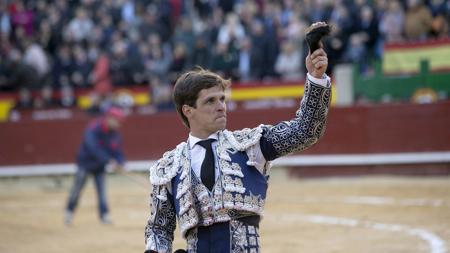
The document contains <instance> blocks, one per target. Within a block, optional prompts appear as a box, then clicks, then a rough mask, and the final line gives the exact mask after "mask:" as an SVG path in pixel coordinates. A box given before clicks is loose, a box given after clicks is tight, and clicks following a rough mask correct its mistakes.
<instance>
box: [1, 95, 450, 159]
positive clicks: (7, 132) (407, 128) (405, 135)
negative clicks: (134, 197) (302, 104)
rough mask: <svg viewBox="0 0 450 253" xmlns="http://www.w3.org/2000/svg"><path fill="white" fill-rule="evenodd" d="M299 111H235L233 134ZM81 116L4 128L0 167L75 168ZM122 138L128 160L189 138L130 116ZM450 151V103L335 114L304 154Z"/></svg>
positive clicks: (152, 118)
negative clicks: (61, 165) (60, 165)
mask: <svg viewBox="0 0 450 253" xmlns="http://www.w3.org/2000/svg"><path fill="white" fill-rule="evenodd" d="M294 113H295V109H294V108H292V109H286V108H285V109H264V110H236V111H233V112H230V113H229V117H228V120H229V124H228V126H229V129H230V130H233V129H241V128H244V127H254V126H257V125H259V124H261V123H265V124H274V123H276V122H278V121H281V120H287V119H290V118H292V116H293V115H294ZM89 120H90V118H89V117H87V116H85V115H84V114H83V113H81V112H79V111H74V114H73V117H72V118H71V119H67V120H39V121H36V120H27V119H24V120H21V121H19V122H6V123H0V165H19V164H37V163H69V162H73V161H74V159H75V155H76V152H77V149H78V145H79V143H80V138H81V135H82V131H83V129H84V127H85V125H86V124H87V123H88V121H89ZM121 132H122V133H123V137H124V148H125V153H126V155H127V158H128V160H147V159H156V158H158V157H160V156H161V155H162V154H163V152H164V151H167V150H169V149H171V148H173V147H175V146H176V145H177V144H178V143H179V142H180V141H183V140H185V139H186V137H187V133H188V130H187V129H186V128H185V127H184V126H183V125H182V124H181V121H180V120H179V119H178V116H177V115H176V113H174V112H173V113H172V112H169V113H160V114H156V115H138V114H136V113H134V114H132V115H131V116H129V118H128V119H127V121H126V123H125V125H124V127H123V128H122V130H121ZM449 150H450V102H445V103H437V104H428V105H416V104H393V105H392V104H391V105H372V106H356V107H349V108H332V109H331V111H330V117H329V121H328V125H327V130H326V133H325V136H324V137H323V138H322V139H321V140H320V141H319V143H318V144H316V145H315V146H314V147H312V148H311V149H309V150H306V151H305V152H303V154H329V153H332V154H351V153H384V152H421V151H449Z"/></svg>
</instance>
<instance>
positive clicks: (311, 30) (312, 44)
mask: <svg viewBox="0 0 450 253" xmlns="http://www.w3.org/2000/svg"><path fill="white" fill-rule="evenodd" d="M330 32H331V26H330V25H329V24H327V23H325V22H317V23H314V24H312V25H311V26H310V27H308V28H307V29H306V38H305V39H306V43H307V44H308V47H309V51H310V52H311V53H312V52H314V51H316V50H317V49H319V48H320V44H319V43H320V40H321V39H322V38H323V37H324V36H326V35H328V34H330Z"/></svg>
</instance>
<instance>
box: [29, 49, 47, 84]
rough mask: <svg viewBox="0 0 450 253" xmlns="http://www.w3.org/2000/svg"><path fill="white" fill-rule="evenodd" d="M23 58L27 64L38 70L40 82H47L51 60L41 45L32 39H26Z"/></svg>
mask: <svg viewBox="0 0 450 253" xmlns="http://www.w3.org/2000/svg"><path fill="white" fill-rule="evenodd" d="M23 60H24V62H25V64H27V65H29V66H31V67H32V68H34V69H35V70H36V73H37V79H38V82H42V83H47V78H48V76H47V75H48V74H49V71H50V62H49V59H48V58H47V54H46V53H45V51H44V49H43V48H42V47H41V45H39V44H38V43H36V42H33V41H31V40H26V41H25V53H24V55H23Z"/></svg>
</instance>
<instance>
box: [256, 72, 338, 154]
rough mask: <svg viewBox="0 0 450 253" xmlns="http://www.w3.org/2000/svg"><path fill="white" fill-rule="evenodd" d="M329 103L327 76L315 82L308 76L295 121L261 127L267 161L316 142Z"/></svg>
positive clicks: (261, 143)
mask: <svg viewBox="0 0 450 253" xmlns="http://www.w3.org/2000/svg"><path fill="white" fill-rule="evenodd" d="M330 101H331V83H330V79H329V78H328V77H327V76H325V78H324V79H316V78H313V77H312V76H310V75H309V74H308V76H307V79H306V83H305V93H304V96H303V99H302V101H301V103H300V108H299V109H298V110H297V112H296V114H295V118H293V119H291V120H289V121H283V122H280V123H278V124H276V125H273V126H264V127H263V133H262V137H261V139H260V146H261V151H262V153H263V155H264V157H265V158H266V160H268V161H271V160H274V159H276V158H278V157H280V156H284V155H287V154H289V153H292V152H295V151H301V150H304V149H306V148H308V147H310V146H312V145H313V144H314V143H316V142H317V141H318V140H319V138H320V137H322V135H323V134H324V132H325V124H326V120H327V115H328V109H329V106H330Z"/></svg>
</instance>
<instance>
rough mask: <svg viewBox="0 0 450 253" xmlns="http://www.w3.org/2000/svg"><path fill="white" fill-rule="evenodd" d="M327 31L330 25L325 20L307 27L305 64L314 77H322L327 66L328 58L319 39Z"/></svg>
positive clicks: (327, 32) (326, 33)
mask: <svg viewBox="0 0 450 253" xmlns="http://www.w3.org/2000/svg"><path fill="white" fill-rule="evenodd" d="M329 32H330V26H329V25H328V24H326V23H325V22H317V23H314V24H312V25H311V26H310V27H309V28H308V29H307V34H306V41H307V43H308V46H309V48H310V50H309V53H308V56H307V57H306V60H305V65H306V69H307V70H308V72H309V74H310V75H312V76H313V77H316V78H322V76H323V74H325V71H326V70H327V67H328V58H327V54H326V53H325V51H324V50H323V44H322V42H321V39H322V37H323V36H325V35H328V34H329Z"/></svg>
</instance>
